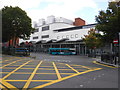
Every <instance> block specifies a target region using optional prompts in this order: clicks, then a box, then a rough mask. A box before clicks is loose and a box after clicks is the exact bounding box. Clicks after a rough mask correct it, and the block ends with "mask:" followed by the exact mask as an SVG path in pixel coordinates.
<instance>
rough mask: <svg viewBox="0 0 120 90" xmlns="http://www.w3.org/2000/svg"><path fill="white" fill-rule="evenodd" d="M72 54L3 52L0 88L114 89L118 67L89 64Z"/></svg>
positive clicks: (84, 58)
mask: <svg viewBox="0 0 120 90" xmlns="http://www.w3.org/2000/svg"><path fill="white" fill-rule="evenodd" d="M94 61H95V59H92V58H89V57H86V56H76V55H70V56H69V55H68V56H64V55H49V54H44V53H31V57H17V56H8V55H3V56H2V61H0V63H1V64H2V65H1V67H0V68H1V69H2V71H0V73H1V74H2V78H1V82H0V83H1V84H0V87H1V88H3V89H9V88H11V89H13V88H14V89H16V90H17V89H18V90H19V89H20V88H21V89H22V90H25V89H28V88H29V89H31V90H33V89H38V88H118V68H116V67H112V66H111V67H109V66H108V67H107V66H104V65H99V64H97V63H93V62H94Z"/></svg>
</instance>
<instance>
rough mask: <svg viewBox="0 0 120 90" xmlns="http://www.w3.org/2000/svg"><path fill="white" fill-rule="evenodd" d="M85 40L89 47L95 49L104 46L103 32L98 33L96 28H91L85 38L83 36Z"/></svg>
mask: <svg viewBox="0 0 120 90" xmlns="http://www.w3.org/2000/svg"><path fill="white" fill-rule="evenodd" d="M83 40H84V42H85V44H86V46H87V47H88V48H89V49H95V48H99V47H101V46H102V43H101V34H99V33H96V30H95V29H90V30H89V31H88V35H85V38H83Z"/></svg>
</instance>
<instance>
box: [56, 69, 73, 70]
mask: <svg viewBox="0 0 120 90" xmlns="http://www.w3.org/2000/svg"><path fill="white" fill-rule="evenodd" d="M58 70H71V69H58Z"/></svg>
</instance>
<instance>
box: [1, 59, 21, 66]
mask: <svg viewBox="0 0 120 90" xmlns="http://www.w3.org/2000/svg"><path fill="white" fill-rule="evenodd" d="M18 61H21V60H17V61H14V62H11V63H9V64H6V65H4V66H2V67H0V68H3V67H5V66H8V65H10V64H13V63H16V62H18Z"/></svg>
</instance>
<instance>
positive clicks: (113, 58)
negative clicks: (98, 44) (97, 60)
mask: <svg viewBox="0 0 120 90" xmlns="http://www.w3.org/2000/svg"><path fill="white" fill-rule="evenodd" d="M101 61H102V62H105V63H110V64H114V65H119V64H120V63H119V57H118V56H117V54H107V53H106V54H101Z"/></svg>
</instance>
